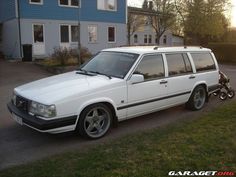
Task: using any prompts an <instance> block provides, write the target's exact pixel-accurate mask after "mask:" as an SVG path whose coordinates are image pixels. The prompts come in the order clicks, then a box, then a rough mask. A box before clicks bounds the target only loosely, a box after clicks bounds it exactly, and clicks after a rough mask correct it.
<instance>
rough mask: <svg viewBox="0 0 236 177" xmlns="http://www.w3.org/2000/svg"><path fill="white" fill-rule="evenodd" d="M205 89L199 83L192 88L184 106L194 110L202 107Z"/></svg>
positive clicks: (204, 99)
mask: <svg viewBox="0 0 236 177" xmlns="http://www.w3.org/2000/svg"><path fill="white" fill-rule="evenodd" d="M206 95H207V94H206V89H205V88H204V86H202V85H199V86H197V87H196V88H195V89H194V90H193V93H192V95H191V97H190V99H189V101H188V102H187V104H186V106H187V108H189V109H190V110H193V111H196V110H200V109H202V108H203V106H204V104H205V101H206Z"/></svg>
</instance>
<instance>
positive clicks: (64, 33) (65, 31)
mask: <svg viewBox="0 0 236 177" xmlns="http://www.w3.org/2000/svg"><path fill="white" fill-rule="evenodd" d="M61 43H69V26H68V25H61Z"/></svg>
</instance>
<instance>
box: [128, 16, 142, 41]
mask: <svg viewBox="0 0 236 177" xmlns="http://www.w3.org/2000/svg"><path fill="white" fill-rule="evenodd" d="M143 23H144V22H143V18H142V17H140V16H139V15H137V14H135V13H131V12H129V13H128V21H127V39H128V45H130V44H131V37H132V36H133V35H134V33H135V32H136V31H137V30H138V29H139V28H140V27H141V26H142V25H143Z"/></svg>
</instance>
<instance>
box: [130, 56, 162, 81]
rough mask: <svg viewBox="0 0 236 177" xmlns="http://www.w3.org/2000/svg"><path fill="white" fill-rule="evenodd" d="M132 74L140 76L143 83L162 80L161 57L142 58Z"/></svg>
mask: <svg viewBox="0 0 236 177" xmlns="http://www.w3.org/2000/svg"><path fill="white" fill-rule="evenodd" d="M134 74H142V75H143V76H144V80H145V81H147V80H154V79H160V78H163V77H164V76H165V70H164V63H163V59H162V55H148V56H144V57H143V59H142V61H141V62H140V63H139V65H138V67H137V68H136V70H135V72H134Z"/></svg>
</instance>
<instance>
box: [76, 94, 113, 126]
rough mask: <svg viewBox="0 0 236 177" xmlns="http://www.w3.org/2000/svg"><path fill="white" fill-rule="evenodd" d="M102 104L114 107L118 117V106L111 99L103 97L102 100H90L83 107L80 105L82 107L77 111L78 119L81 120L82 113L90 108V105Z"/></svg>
mask: <svg viewBox="0 0 236 177" xmlns="http://www.w3.org/2000/svg"><path fill="white" fill-rule="evenodd" d="M101 102H107V103H110V104H111V105H112V106H113V108H114V110H115V114H116V115H117V109H116V107H117V106H116V104H115V103H114V101H113V100H112V99H110V98H106V97H102V98H95V99H91V100H88V101H86V102H84V103H83V104H82V105H80V107H79V108H78V110H77V115H78V118H77V119H79V116H80V114H81V112H82V111H83V110H84V109H85V108H86V107H88V106H89V105H92V104H96V103H101ZM77 121H78V120H77Z"/></svg>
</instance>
